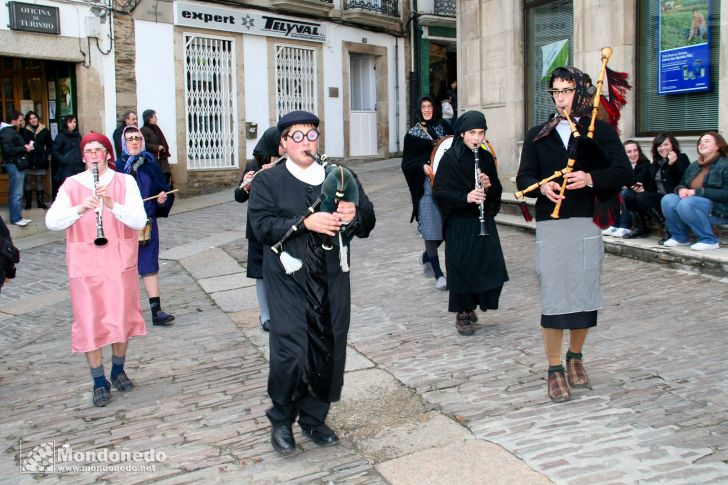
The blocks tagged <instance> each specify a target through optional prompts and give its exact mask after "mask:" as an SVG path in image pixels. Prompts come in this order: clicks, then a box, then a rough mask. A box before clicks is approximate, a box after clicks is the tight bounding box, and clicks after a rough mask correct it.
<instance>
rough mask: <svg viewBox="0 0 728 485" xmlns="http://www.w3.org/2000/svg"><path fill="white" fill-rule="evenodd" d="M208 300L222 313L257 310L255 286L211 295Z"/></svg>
mask: <svg viewBox="0 0 728 485" xmlns="http://www.w3.org/2000/svg"><path fill="white" fill-rule="evenodd" d="M210 298H212V299H213V300H214V301H215V304H216V305H217V306H218V307H220V309H221V310H222V311H224V312H238V311H240V310H248V309H250V308H258V300H257V297H256V294H255V285H253V286H248V287H246V288H238V289H235V290H225V291H218V292H216V293H211V294H210Z"/></svg>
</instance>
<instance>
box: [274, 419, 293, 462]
mask: <svg viewBox="0 0 728 485" xmlns="http://www.w3.org/2000/svg"><path fill="white" fill-rule="evenodd" d="M270 443H271V444H272V445H273V449H274V450H276V451H277V452H278V453H281V454H283V455H288V454H289V453H293V452H294V451H296V440H295V439H293V428H291V425H290V424H275V423H274V424H273V425H272V427H271V430H270Z"/></svg>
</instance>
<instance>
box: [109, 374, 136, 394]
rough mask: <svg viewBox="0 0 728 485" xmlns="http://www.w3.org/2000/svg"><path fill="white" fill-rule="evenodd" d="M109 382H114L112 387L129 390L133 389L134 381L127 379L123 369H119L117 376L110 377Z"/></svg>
mask: <svg viewBox="0 0 728 485" xmlns="http://www.w3.org/2000/svg"><path fill="white" fill-rule="evenodd" d="M111 383H112V384H114V387H116V388H117V389H118V390H120V391H131V390H132V389H134V383H133V382H132V381H131V379H129V377H128V376H127V375H126V372H124V371H121V373H120V374H119V375H118V376H116V377H114V378H113V379H111Z"/></svg>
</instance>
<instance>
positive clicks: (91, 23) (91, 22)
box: [86, 16, 101, 39]
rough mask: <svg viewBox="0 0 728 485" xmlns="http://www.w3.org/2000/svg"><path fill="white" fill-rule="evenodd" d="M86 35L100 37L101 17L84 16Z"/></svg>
mask: <svg viewBox="0 0 728 485" xmlns="http://www.w3.org/2000/svg"><path fill="white" fill-rule="evenodd" d="M86 37H96V38H97V39H98V38H99V37H101V19H100V18H99V17H95V16H89V17H86Z"/></svg>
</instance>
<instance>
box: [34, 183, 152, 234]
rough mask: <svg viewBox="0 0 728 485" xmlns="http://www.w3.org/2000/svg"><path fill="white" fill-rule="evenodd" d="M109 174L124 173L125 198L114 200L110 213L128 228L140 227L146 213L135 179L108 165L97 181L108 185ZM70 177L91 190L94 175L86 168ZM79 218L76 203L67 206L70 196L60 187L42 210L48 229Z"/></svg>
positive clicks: (65, 227)
mask: <svg viewBox="0 0 728 485" xmlns="http://www.w3.org/2000/svg"><path fill="white" fill-rule="evenodd" d="M113 177H124V182H125V183H126V200H124V201H123V203H122V202H121V201H117V200H115V201H114V207H113V209H111V213H112V214H114V217H116V218H117V219H118V220H119V221H120V222H121V223H122V224H125V225H126V226H128V227H130V228H131V229H135V230H139V229H142V228H143V227H144V225H145V224H146V223H147V213H146V212H145V211H144V203H143V202H142V196H141V194H140V193H139V187H138V186H137V183H136V180H134V177H132V176H130V175H126V174H122V173H118V172H115V171H113V170H111V169H108V170H106V172H104V174H103V175H101V176H100V177H99V185H108V184H109V183H110V182H111V180H112V179H113ZM71 178H73V179H74V180H76V181H78V182H79V183H80V184H81V185H83V186H84V187H88V188H89V189H91V190H92V191H93V187H94V178H93V175H92V173H91V172H90V171H89V170H86V171H85V172H81V173H79V174H76V175H74V176H73V177H71ZM80 218H81V214H79V213H78V206H71V200H70V198H69V197H68V194H67V193H66V191H65V190H63V187H61V188H60V189H59V190H58V195H57V196H56V200H55V201H54V202H53V205H52V206H51V208H50V209H48V212H46V217H45V222H46V226H47V227H48V229H50V230H51V231H62V230H65V229H67V228H69V227H70V226H71V225H73V224H74V223H75V222H76V221H77V220H79V219H80Z"/></svg>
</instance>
